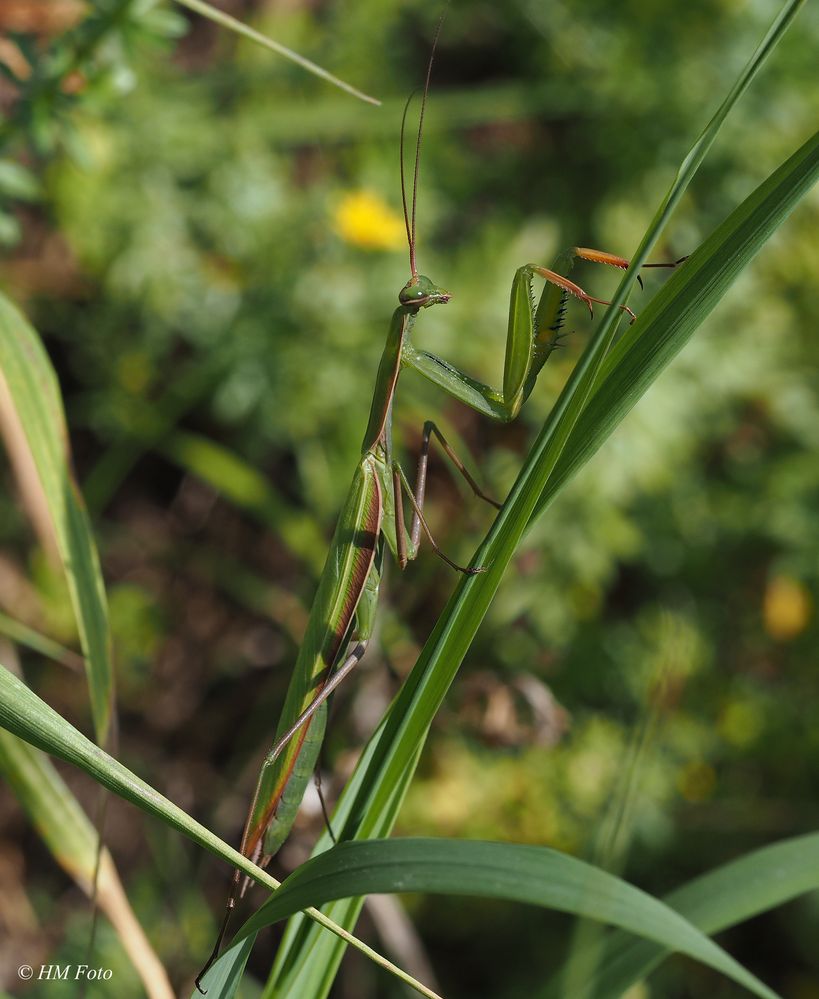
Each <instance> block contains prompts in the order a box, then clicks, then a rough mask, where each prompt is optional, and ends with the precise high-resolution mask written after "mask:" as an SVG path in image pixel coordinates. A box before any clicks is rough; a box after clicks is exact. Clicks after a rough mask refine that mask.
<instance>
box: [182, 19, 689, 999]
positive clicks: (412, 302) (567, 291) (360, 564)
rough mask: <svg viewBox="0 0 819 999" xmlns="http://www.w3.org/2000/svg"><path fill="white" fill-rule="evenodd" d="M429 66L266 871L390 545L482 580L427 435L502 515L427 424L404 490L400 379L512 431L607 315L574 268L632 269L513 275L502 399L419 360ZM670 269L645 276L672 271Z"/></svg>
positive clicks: (307, 774) (261, 803)
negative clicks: (468, 558)
mask: <svg viewBox="0 0 819 999" xmlns="http://www.w3.org/2000/svg"><path fill="white" fill-rule="evenodd" d="M436 37H437V36H436ZM433 54H434V45H433ZM432 61H433V59H432V56H431V57H430V60H429V64H428V67H427V76H426V83H425V86H424V93H423V101H422V104H421V112H420V119H419V125H418V139H417V143H416V150H415V167H414V177H413V194H412V210H411V215H410V213H409V212H408V211H407V197H406V189H405V184H404V171H403V164H404V151H403V136H404V124H405V120H406V113H407V108H405V109H404V120H403V121H402V124H401V193H402V200H403V204H404V220H405V223H406V230H407V242H408V244H409V257H410V272H411V276H410V279H409V281H408V282H407V283H406V285H404V287H403V288H402V289H401V292H400V293H399V296H398V300H399V305H398V308H397V309H396V310H395V312H394V313H393V316H392V320H391V322H390V327H389V331H388V333H387V341H386V344H385V346H384V351H383V354H382V356H381V362H380V364H379V367H378V373H377V375H376V382H375V389H374V392H373V398H372V404H371V407H370V416H369V421H368V423H367V429H366V431H365V434H364V440H363V442H362V446H361V455H360V458H359V461H358V464H357V466H356V468H355V471H354V473H353V478H352V482H351V484H350V488H349V491H348V493H347V498H346V500H345V502H344V506H343V507H342V510H341V514H340V516H339V519H338V524H337V526H336V530H335V534H334V536H333V539H332V542H331V543H330V549H329V552H328V555H327V561H326V564H325V566H324V570H323V572H322V575H321V579H320V581H319V586H318V591H317V593H316V597H315V600H314V602H313V606H312V609H311V611H310V617H309V621H308V625H307V631H306V634H305V636H304V640H303V642H302V645H301V648H300V650H299V653H298V658H297V660H296V665H295V668H294V671H293V675H292V678H291V681H290V686H289V688H288V692H287V697H286V700H285V704H284V708H283V709H282V714H281V718H280V721H279V725H278V729H277V732H276V743H275V745H274V746H273V748H272V749H271V751H270V752H269V753H268V754H267V756H266V757H265V760H264V763H263V764H262V768H261V772H260V775H259V779H258V783H257V787H256V792H255V795H254V797H253V802H252V804H251V807H250V810H249V812H248V816H247V820H246V823H245V828H244V834H243V836H242V845H241V851H242V853H243V854H244V855H245V856H247V857H249V858H250V859H251V860H252V861H254V862H256V863H259V864H261V865H262V866H264V865H266V864H267V863H268V862H269V861H270V859H271V858H272V857H273V856H274V855H275V853H276V852H277V851H278V850H279V848H280V847H281V846H282V844H283V843H284V841H285V839H286V838H287V836H288V834H289V832H290V829H291V826H292V825H293V822H294V820H295V817H296V812H297V810H298V807H299V804H300V803H301V799H302V797H303V795H304V791H305V788H306V786H307V783H308V782H309V780H310V778H311V775H312V773H313V771H314V769H315V766H316V762H317V758H318V754H319V749H320V746H321V742H322V739H323V736H324V728H325V724H326V714H327V699H328V697H329V696H330V694H331V693H332V692H333V690H335V688H336V687H337V686H338V685H339V684H340V683H341V682H342V680H343V679H344V678H345V677H346V676H347V675H348V674H349V673H350V672H351V671H352V670H353V669H354V667H355V666H356V665H357V663H358V662H360V661H361V659H362V657H363V656H364V653H365V651H366V649H367V644H368V642H369V640H370V636H371V634H372V631H373V623H374V617H375V609H376V603H377V599H378V588H379V583H380V579H381V568H382V560H383V556H384V548H385V546H386V547H387V548H389V549H390V551H391V552H392V554H393V555H394V556H395V559H396V561H397V562H398V565H399V566H400V567H401V568H402V569H403V568H405V567H406V565H407V563H408V562H409V561H411V560H412V559H414V558H415V557H416V556H417V554H418V550H419V547H420V542H421V534H422V532H423V533H424V534H426V536H427V538H428V539H429V541H430V543H431V545H432V546H433V548H434V549H435V551H436V553H437V554H438V555H439V556H440V557H441V558H443V559H444V561H446V562H447V563H448V564H449V565H450V566H452V568H454V569H456V570H458V571H460V572H464V573H469V574H472V573H477V572H481V571H482V567H481V566H471V567H462V566H459V565H457V564H456V563H455V562H453V561H452V560H451V559H449V558H448V557H447V556H446V555H445V554H444V553H443V552H442V551H441V549H440V548H439V547H438V545H437V544H436V543H435V541H434V539H433V537H432V535H431V533H430V530H429V527H428V526H427V523H426V520H425V519H424V514H423V505H424V494H425V488H426V473H427V463H428V458H429V445H430V442H431V439H432V437H433V436H434V437H436V438H437V440H438V442H439V443H440V445H441V447H442V449H443V451H444V453H445V454H446V455H447V456H448V457H449V458H450V460H451V461H452V462H453V464H454V465H455V468H456V469H457V470H458V471H459V472H460V474H461V475H462V476H463V477H464V478H465V480H466V481H467V483H468V484H469V486H470V487H471V489H472V490H473V492H474V493H475V494H476V495H477V496H478V497H480V498H481V499H483V500H485V501H487V502H488V503H491V504H492V505H493V506H495V507H499V504H497V503H496V502H495V501H494V500H493V499H491V498H490V497H489V496H487V495H486V494H485V493H484V492H483V491H482V490H481V488H480V487H479V485H478V484H477V482H476V481H475V480H474V479H473V477H472V476H471V475H470V473H469V472H468V471H467V469H466V468H465V466H464V465H463V463H462V462H461V461H460V459H459V458H458V457H457V455H456V454H455V452H454V451H453V450H452V448H451V447H450V445H449V444H448V442H447V441H446V439H445V438H444V436H443V435H442V434H441V432H440V430H439V429H438V427H437V426H436V425H435V423H433V422H432V421H427V423H425V425H424V429H423V433H422V438H421V450H420V457H419V461H418V470H417V474H416V482H415V486H414V487H412V486H411V484H410V482H409V480H408V478H407V476H406V474H405V473H404V471H403V469H402V468H401V465H400V464H399V463H398V461H397V460H396V458H395V457H394V454H393V443H392V406H393V399H394V397H395V392H396V387H397V384H398V379H399V376H400V374H401V371H402V370H403V369H404V368H413V369H414V370H415V371H417V372H418V373H419V374H421V375H423V376H424V377H425V378H427V379H428V380H430V381H431V382H433V383H434V384H436V385H437V386H439V387H440V388H441V389H443V390H444V391H445V392H447V393H448V394H449V395H451V396H453V397H454V398H455V399H457V400H459V401H460V402H463V403H465V404H466V405H467V406H470V407H472V408H473V409H475V410H477V411H478V412H479V413H482V414H484V415H486V416H489V417H491V418H492V419H495V420H499V421H502V422H507V421H509V420H512V419H514V418H515V417H516V416H517V414H518V412H519V410H520V408H521V406H522V405H523V403H524V402H525V401H526V399H527V398H528V397H529V395H530V394H531V392H532V389H533V388H534V386H535V382H536V381H537V377H538V375H539V374H540V371H541V369H542V367H543V365H544V364H545V363H546V361H547V360H548V358H549V355H550V354H551V353H552V351H553V350H554V349H555V347H556V346H557V345H558V344H559V341H560V339H561V336H562V333H561V330H562V327H563V322H564V316H565V312H566V305H567V301H568V298H569V296H570V295H571V296H574V297H576V298H578V299H580V300H581V301H582V302H584V303H585V304H586V305H587V306H588V308H589V311H590V312H591V313H592V315H593V305H594V303H599V304H602V305H608V304H609V303H608V302H606V301H605V300H603V299H600V298H595V297H593V296H591V295H589V294H587V293H586V292H585V291H584V290H583V289H582V288H581V287H580V286H579V285H577V284H575V283H574V282H573V281H570V280H569V279H568V277H566V273H568V272H569V271H570V269H571V267H572V266H573V264H574V262H575V260H577V259H583V260H589V261H592V262H596V263H604V264H609V265H612V266H614V267H619V268H623V269H625V268H627V267H628V266H629V261H628V260H626V259H624V258H623V257H618V256H615V255H613V254H610V253H605V252H603V251H600V250H592V249H588V248H585V247H572V248H571V249H569V250H567V251H566V252H565V253H563V254H561V256H560V257H558V259H557V261H556V262H555V264H554V266H553V268H551V269H550V268H545V267H541V266H540V265H538V264H525V265H524V266H523V267H520V268H518V270H517V272H516V273H515V276H514V279H513V281H512V289H511V294H510V302H509V324H508V330H507V336H506V354H505V360H504V369H503V384H502V387H501V388H500V389H494V388H491V387H490V386H488V385H485V384H483V383H482V382H479V381H476V380H475V379H473V378H470V377H469V376H468V375H466V374H464V373H463V372H462V371H460V370H459V369H458V368H456V367H454V366H453V365H451V364H450V363H449V362H448V361H445V360H443V359H442V358H440V357H438V356H436V355H435V354H431V353H428V352H427V351H423V350H418V349H417V348H416V347H415V346H414V345H413V343H412V339H411V334H412V331H413V328H414V326H415V323H416V322H417V320H418V317H419V315H420V313H421V310H422V309H427V308H430V307H431V306H433V305H444V304H446V303H447V302H448V301H449V300H450V297H451V296H450V294H449V292H447V291H444V290H443V289H442V288H440V287H438V286H437V285H436V284H435V283H434V282H433V281H431V280H430V279H429V278H428V277H425V276H424V275H423V274H419V272H418V269H417V266H416V255H415V250H416V232H415V214H416V212H415V209H416V193H417V186H418V163H419V157H418V154H419V150H420V144H421V135H422V131H423V120H424V109H425V106H426V96H427V92H428V89H429V81H430V75H431V71H432ZM408 106H409V101H408V102H407V107H408ZM680 262H681V261H677V262H676V263H680ZM676 263H668V264H662V263H661V264H647V265H646V266H649V267H674V266H676ZM536 275H537V276H539V277H541V278H543V279H544V281H545V286H544V288H543V291H542V293H541V296H540V300H539V302H538V305H537V307H535V305H534V302H535V298H534V289H533V284H532V282H533V279H534V277H535V276H536ZM620 308H621V309H622V310H623V311H624V312H625V313H627V314H628V315H629V317H630V318H631V320H632V321H633V319H634V313H633V312H632V311H631V309H629V308H628V306H626V305H622V306H620ZM405 495H406V497H407V498H408V500H409V503H410V505H411V507H412V520H411V525H410V528H409V530H408V529H407V526H406V522H405V518H404V497H405ZM244 884H246V881H245V882H244ZM244 884H243V879H242V877H241V875H240V872H239V871H238V870H237V871H235V872H234V877H233V883H232V887H231V892H230V896H229V898H228V903H227V911H226V914H225V919H224V921H223V924H222V929H221V931H220V934H219V938H218V940H217V943H216V946H215V948H214V952H213V954H212V955H211V958H210V960H209V961H208V963H207V965H206V966H205V968H203V970H202V971H201V972H200V974H199V976H198V978H197V980H196V984H197V987H198V988H199V989H200V991H203V990H202V989H201V985H200V982H201V979H202V977H203V975H204V974H205V972H206V971H207V970H208V968H209V967H210V966H211V965H212V963H213V962H214V960H215V959H216V956H217V955H218V952H219V949H220V947H221V942H222V940H223V938H224V935H225V932H226V929H227V922H228V918H229V916H230V913H231V911H232V909H233V908H234V906H235V904H236V899H237V896H238V895H239V894H240V887H241V891H243V890H244Z"/></svg>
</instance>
